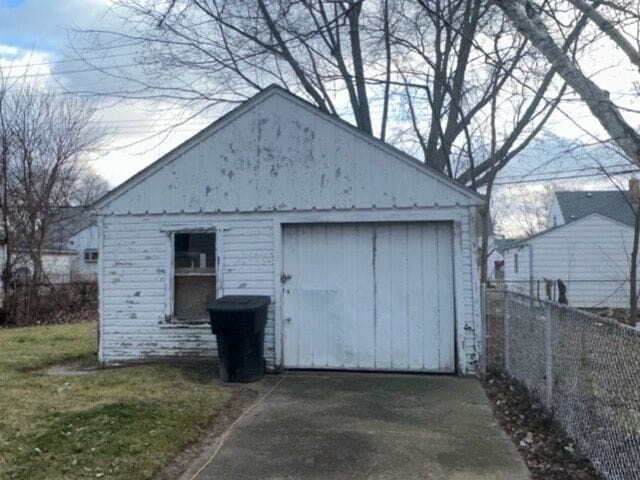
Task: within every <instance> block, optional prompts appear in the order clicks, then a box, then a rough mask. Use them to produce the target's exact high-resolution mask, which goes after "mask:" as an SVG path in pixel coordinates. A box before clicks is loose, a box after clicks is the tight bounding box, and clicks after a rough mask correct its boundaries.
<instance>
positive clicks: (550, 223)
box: [547, 195, 564, 228]
mask: <svg viewBox="0 0 640 480" xmlns="http://www.w3.org/2000/svg"><path fill="white" fill-rule="evenodd" d="M563 224H564V216H563V215H562V210H560V204H559V203H558V197H557V196H556V195H554V196H553V201H552V202H551V208H550V209H549V216H548V217H547V228H552V227H557V226H559V225H563Z"/></svg>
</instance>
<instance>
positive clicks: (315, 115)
mask: <svg viewBox="0 0 640 480" xmlns="http://www.w3.org/2000/svg"><path fill="white" fill-rule="evenodd" d="M318 120H320V121H318ZM281 136H282V137H283V138H280V137H281ZM318 137H320V138H318ZM276 138H278V140H275V139H276ZM367 145H368V147H367ZM382 156H383V157H386V158H385V160H386V159H389V160H390V161H389V162H384V163H381V162H380V161H379V160H380V159H379V158H378V157H382ZM187 157H188V159H187V160H185V162H186V164H185V165H184V166H176V165H174V164H176V163H179V162H177V161H178V160H180V159H186V158H187ZM364 157H368V158H370V159H371V162H372V165H373V166H371V167H368V168H369V169H377V170H380V171H378V172H377V173H368V172H364V171H356V170H358V169H357V168H354V169H352V174H353V175H351V176H350V175H348V174H347V173H346V172H347V171H349V170H350V169H349V165H348V163H349V162H351V163H356V162H362V160H363V158H364ZM391 158H393V160H391ZM323 162H324V163H323ZM332 162H334V163H335V165H331V163H332ZM392 163H395V165H391V164H392ZM249 164H251V165H249ZM303 164H304V165H303ZM268 165H270V168H266V169H265V167H266V166H268ZM402 165H404V167H403V166H402ZM333 167H335V168H333ZM407 167H409V170H410V172H413V173H409V174H408V175H407V174H405V175H404V182H401V181H400V178H399V177H400V176H402V175H401V173H399V170H402V169H403V168H404V169H405V173H406V172H407ZM322 168H324V170H325V171H322V172H320V170H321V169H322ZM296 169H298V170H305V171H308V170H312V169H313V170H316V171H315V172H314V173H315V174H317V175H315V176H316V177H317V178H315V179H314V180H315V181H316V183H319V185H318V187H319V188H324V187H326V185H327V184H330V183H331V182H332V180H334V179H333V178H331V180H330V177H334V176H335V180H336V181H335V182H333V183H334V184H335V183H340V188H342V187H344V188H342V190H341V192H340V195H341V196H344V197H350V198H349V199H347V198H342V199H337V202H334V205H331V206H329V205H322V204H320V205H313V206H311V205H305V204H304V203H305V202H298V203H296V202H293V201H285V199H284V198H282V197H283V196H286V194H287V192H286V190H290V189H296V187H299V188H304V186H305V185H304V181H303V182H300V181H299V180H301V179H300V178H294V179H291V178H290V179H289V182H288V184H287V182H283V181H278V180H277V178H278V177H285V178H286V177H287V176H290V175H291V174H292V173H291V172H292V171H293V170H296ZM343 169H344V171H343ZM169 170H170V171H169ZM245 170H247V171H248V170H253V172H252V174H251V176H252V177H254V178H251V177H250V176H247V175H246V174H245V175H243V173H246V172H245ZM185 171H187V172H188V171H191V174H188V173H185ZM160 172H164V173H162V174H161V173H160ZM416 173H417V175H416ZM238 174H239V175H238ZM297 174H298V175H299V176H300V172H298V173H297ZM329 174H331V175H329ZM363 174H365V176H366V175H372V176H382V177H383V178H384V179H386V185H387V187H386V188H385V189H384V190H385V191H384V192H380V197H379V198H373V197H372V195H373V196H375V194H372V193H371V192H370V193H369V195H365V196H368V197H371V198H370V200H371V201H370V202H369V203H371V204H372V205H373V206H374V207H376V206H377V207H380V208H384V207H385V206H389V207H393V206H403V207H408V206H416V207H418V206H443V205H483V204H484V203H485V197H483V196H482V195H480V194H478V193H476V192H474V191H473V190H470V189H468V188H466V187H464V186H463V185H461V184H459V183H458V182H456V181H454V180H452V179H451V178H449V177H447V176H446V175H444V174H442V173H440V172H438V171H436V170H434V169H432V168H430V167H428V166H427V165H425V164H424V163H423V162H421V161H419V160H417V159H415V158H414V157H411V156H410V155H408V154H406V153H404V152H402V151H400V150H399V149H397V148H395V147H393V146H391V145H389V144H387V143H385V142H382V141H381V140H379V139H377V138H375V137H373V136H371V135H368V134H366V133H364V132H362V131H361V130H359V129H357V128H356V127H354V126H353V125H351V124H349V123H348V122H346V121H344V120H342V119H340V118H338V117H336V116H334V115H331V114H329V113H327V112H324V111H322V110H320V109H319V108H318V107H316V106H314V105H312V104H310V103H308V102H307V101H305V100H303V99H301V98H300V97H297V96H295V95H293V94H292V93H290V92H288V91H286V90H284V89H283V88H281V87H279V86H276V85H272V86H270V87H268V88H266V89H264V90H263V91H261V92H260V93H258V94H257V95H255V96H254V97H252V98H250V99H249V100H247V101H245V102H244V103H243V104H241V105H240V106H238V107H237V108H235V109H234V110H232V111H231V112H229V113H227V114H226V115H223V116H222V117H221V118H219V119H218V120H217V121H215V122H213V123H212V124H211V125H209V126H208V127H206V128H205V129H203V130H202V131H200V132H199V133H197V134H196V135H194V136H193V137H191V138H190V139H188V140H187V141H185V142H184V143H182V144H181V145H179V146H178V147H176V148H174V149H173V150H172V151H170V152H169V153H167V154H165V155H164V156H162V157H161V158H160V159H158V160H157V161H155V162H154V163H152V164H151V165H149V166H148V167H146V168H144V169H143V170H141V171H140V172H138V173H137V174H135V175H134V176H132V177H131V178H129V179H128V180H126V181H125V182H124V183H122V184H121V185H119V186H118V187H116V188H115V189H113V190H112V191H111V192H109V193H108V194H106V195H105V196H104V197H102V198H101V199H99V200H98V201H97V202H96V203H95V204H94V205H93V208H94V209H97V210H101V211H102V212H101V213H109V212H110V213H154V211H155V210H158V212H160V213H164V212H166V213H170V212H181V211H193V212H199V211H200V212H201V211H246V210H251V211H256V210H270V209H272V208H273V209H276V210H288V209H293V210H296V209H301V210H304V209H305V208H307V207H308V208H310V209H311V208H317V209H322V208H353V207H358V206H359V205H358V203H359V202H357V201H356V200H355V199H354V198H353V197H354V195H353V190H358V189H360V190H362V189H363V188H365V186H364V185H356V183H358V182H363V181H364V183H367V181H369V182H371V181H372V180H373V183H374V184H375V183H376V182H375V179H372V178H367V179H366V180H365V178H363ZM158 175H161V176H163V178H162V179H155V178H154V177H157V176H158ZM309 175H310V176H313V174H309ZM234 176H235V178H234ZM269 176H271V177H272V179H274V180H273V181H272V184H271V185H270V186H265V185H264V184H265V179H266V178H267V177H269ZM341 176H342V178H340V177H341ZM416 177H420V178H416ZM426 179H429V180H430V181H431V182H430V183H429V182H427V184H425V181H426ZM302 180H304V179H302ZM308 181H311V180H309V179H308ZM194 182H195V183H196V184H197V185H194ZM212 182H213V185H212ZM241 182H244V184H241ZM248 183H249V184H251V183H253V184H254V185H252V186H249V185H248ZM258 183H260V184H261V185H260V186H262V190H264V191H265V192H266V191H268V195H269V198H267V199H265V198H263V197H264V195H262V196H261V192H260V186H259V185H257V184H258ZM409 183H411V184H415V185H409ZM287 185H288V188H287ZM194 187H195V188H194ZM282 187H284V189H283V188H282ZM334 187H335V188H338V186H337V185H334ZM371 187H378V188H380V185H371V186H370V187H368V188H371ZM428 187H432V188H431V190H432V191H431V192H429V195H425V193H424V192H423V193H420V192H419V190H421V189H422V190H429V188H428ZM251 188H252V189H258V192H257V193H253V194H252V195H253V196H256V195H257V196H258V197H259V198H256V199H255V202H253V203H254V204H253V205H250V204H248V203H246V202H244V203H243V202H242V201H240V202H239V203H238V204H235V205H231V204H229V205H228V206H227V207H224V205H223V204H225V203H226V202H227V200H225V201H220V200H221V198H220V196H222V197H224V199H227V198H229V200H228V201H229V202H231V201H232V199H233V198H234V197H236V196H240V197H244V196H246V195H248V192H247V189H251ZM181 189H188V190H189V194H179V193H178V194H176V192H177V191H178V192H179V191H180V190H181ZM243 189H244V191H240V192H238V191H236V192H235V194H234V193H233V191H234V190H243ZM407 190H411V195H410V196H411V199H408V198H407V199H404V200H405V201H399V200H398V198H397V197H398V196H407V195H406V191H407ZM414 190H415V191H414ZM349 191H351V193H352V194H351V195H349ZM265 192H263V193H265ZM183 193H184V192H183ZM312 193H319V192H310V194H312ZM327 193H328V195H327V196H328V197H333V198H334V200H335V199H336V198H335V197H336V195H337V193H338V192H337V191H336V192H333V193H331V192H330V191H329V192H327ZM340 195H338V196H340ZM172 196H173V197H176V198H173V201H171V198H170V197H172ZM302 196H303V195H302V194H301V193H299V194H298V200H299V199H300V197H302ZM153 197H155V198H153ZM177 197H181V198H182V200H180V199H178V198H177ZM186 197H189V198H186ZM203 197H212V198H211V199H209V200H206V199H204V198H203ZM216 197H217V198H218V201H216V200H214V198H216ZM276 197H280V198H276ZM383 197H387V198H383ZM414 197H415V198H414ZM425 197H431V198H430V200H429V201H426V200H427V199H426V198H425ZM145 198H147V201H145V200H144V199H145ZM271 200H273V202H271ZM347 200H348V201H347ZM387 200H389V201H388V202H387ZM408 200H415V201H413V203H411V204H409V202H408ZM349 202H351V203H349ZM167 203H169V204H167ZM386 203H388V205H387V204H386ZM214 204H215V205H214ZM160 206H163V207H164V208H161V209H160V208H159V207H160ZM146 207H150V208H146ZM154 207H155V208H154ZM212 207H215V208H212ZM231 207H233V208H231ZM363 207H365V205H363Z"/></svg>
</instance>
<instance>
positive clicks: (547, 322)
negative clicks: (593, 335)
mask: <svg viewBox="0 0 640 480" xmlns="http://www.w3.org/2000/svg"><path fill="white" fill-rule="evenodd" d="M551 315H552V307H551V303H549V302H545V304H544V376H545V395H546V396H545V403H546V404H547V405H546V406H547V408H548V409H549V411H552V410H553V344H552V342H553V336H552V331H551V330H552V319H551Z"/></svg>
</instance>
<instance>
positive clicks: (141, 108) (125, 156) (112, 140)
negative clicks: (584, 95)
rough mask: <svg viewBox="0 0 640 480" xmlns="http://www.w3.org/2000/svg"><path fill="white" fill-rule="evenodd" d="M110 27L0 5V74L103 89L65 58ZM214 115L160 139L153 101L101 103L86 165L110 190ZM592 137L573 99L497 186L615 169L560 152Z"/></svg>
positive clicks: (50, 0) (65, 14)
mask: <svg viewBox="0 0 640 480" xmlns="http://www.w3.org/2000/svg"><path fill="white" fill-rule="evenodd" d="M114 22H116V20H115V16H114V15H113V14H112V12H110V10H109V0H0V65H2V66H3V67H5V69H6V67H7V66H9V65H11V66H12V70H11V74H19V73H20V72H21V65H26V64H29V65H30V67H29V74H30V75H31V76H32V78H33V79H34V80H37V81H42V82H43V83H46V82H49V83H53V84H56V83H58V84H61V85H62V86H63V87H64V88H67V89H69V90H72V91H78V90H83V89H88V88H91V87H95V86H96V85H98V84H99V85H101V86H103V87H106V88H109V87H110V86H111V85H110V84H109V83H108V82H110V81H111V82H112V81H113V80H109V79H105V78H104V76H102V75H101V74H98V73H96V72H92V71H87V70H88V69H87V67H86V65H84V64H82V63H80V62H77V61H70V60H69V53H70V43H69V29H74V28H76V29H77V28H98V29H100V28H114V26H116V23H114ZM590 54H591V55H592V57H593V65H592V68H593V71H594V72H596V71H597V72H598V81H599V82H600V84H602V85H607V86H608V88H609V90H610V91H611V92H612V96H613V97H614V98H617V99H619V100H620V101H621V102H622V103H623V104H629V102H630V101H631V97H630V93H631V92H632V91H633V79H634V78H635V77H636V76H637V72H633V70H632V69H625V68H621V67H620V63H621V57H620V56H617V54H616V52H615V51H612V50H611V49H610V48H609V47H605V48H602V47H598V46H594V47H593V49H592V51H591V52H590ZM114 57H115V58H113V60H112V61H113V62H114V64H118V65H125V66H126V65H128V64H129V63H131V60H130V59H128V58H127V52H126V51H124V52H121V53H118V52H116V54H115V55H114ZM123 68H130V67H123ZM131 68H133V67H131ZM105 82H106V83H105ZM221 113H223V112H221V111H218V112H209V113H208V114H207V116H206V117H205V116H201V117H199V118H197V119H195V120H193V121H190V122H188V123H187V124H185V125H183V126H180V127H179V128H177V129H176V131H174V132H173V133H172V134H170V135H169V136H168V137H165V136H164V135H162V136H160V137H158V136H156V137H154V138H151V139H148V137H149V136H150V135H153V133H154V132H159V131H161V130H164V129H165V128H166V127H167V126H168V125H169V124H170V123H171V121H172V119H174V118H175V117H176V116H177V115H180V112H178V111H176V110H175V109H173V108H172V107H170V106H169V105H162V104H158V103H156V104H153V105H151V104H146V105H145V104H140V103H138V104H131V103H130V104H123V103H114V102H106V103H105V106H104V107H103V108H101V109H100V111H99V119H100V120H101V121H103V122H104V123H105V125H106V126H107V128H108V129H109V131H110V132H111V134H110V136H109V140H108V142H107V143H106V144H105V145H104V149H103V151H102V153H101V155H100V157H99V158H97V159H96V160H95V161H94V166H95V168H96V170H97V171H98V172H99V173H100V174H102V175H103V176H104V177H105V178H106V179H107V180H108V181H109V182H110V184H111V185H112V186H115V185H117V184H119V183H121V182H122V181H124V180H126V179H127V178H128V177H130V176H131V175H132V174H134V173H136V172H137V171H139V170H140V169H142V168H144V167H145V166H146V165H148V164H149V163H150V162H152V161H153V160H155V159H157V158H158V157H159V156H161V155H162V154H163V153H165V152H167V151H168V150H170V149H171V148H173V147H175V146H176V145H178V144H179V143H181V142H182V141H184V140H185V139H187V138H189V137H190V136H191V135H193V134H194V133H196V132H197V131H198V130H200V129H201V128H203V127H204V126H206V125H207V124H208V123H209V122H211V121H212V120H214V119H215V117H216V116H217V115H219V114H221ZM634 120H635V119H634ZM600 133H601V129H600V126H599V125H598V123H597V122H596V121H595V120H594V119H593V118H592V117H591V115H590V114H589V112H588V111H587V110H586V109H585V108H584V107H582V106H581V103H580V102H579V101H578V100H577V99H573V100H569V101H568V102H566V103H565V104H563V106H562V109H561V111H559V112H558V113H557V114H556V115H554V118H553V120H552V121H551V122H550V124H549V128H548V133H547V134H546V135H543V136H541V138H540V139H539V140H538V141H537V142H536V143H535V145H533V146H532V148H530V149H529V150H528V151H525V152H524V153H523V154H522V155H521V158H519V159H518V161H517V162H514V163H513V165H511V166H510V167H509V168H507V169H505V170H504V171H503V173H502V174H501V177H500V178H499V179H498V183H499V184H500V183H502V184H503V185H502V187H501V188H503V189H506V188H509V189H510V191H513V192H515V193H513V195H515V196H516V197H517V195H518V192H519V191H520V190H519V189H520V188H521V186H522V185H523V184H521V183H514V182H521V181H522V180H526V179H530V178H547V177H551V176H560V177H565V176H572V175H578V174H580V173H581V172H580V170H581V169H583V168H587V169H588V168H593V167H595V166H597V165H598V162H604V163H610V164H623V163H624V160H623V159H621V158H618V157H616V156H615V155H614V154H613V153H612V152H611V151H609V150H607V149H602V148H599V149H594V150H592V151H590V152H588V153H587V154H585V153H584V152H572V153H570V154H567V153H564V151H565V148H566V145H567V144H568V143H570V142H571V140H572V139H575V138H582V139H585V140H587V139H588V138H589V136H590V135H591V134H596V135H598V134H600ZM565 171H566V173H563V172H565ZM586 173H593V170H586ZM620 180H621V181H624V180H625V179H624V178H621V179H620ZM544 183H548V182H544ZM555 184H556V185H557V186H559V187H562V186H564V187H571V188H580V187H583V188H584V187H594V186H595V187H604V188H612V186H611V185H610V182H608V181H607V180H604V179H602V178H600V179H598V178H593V177H579V178H576V179H571V180H566V181H562V182H555ZM522 188H526V189H527V191H529V192H530V191H532V190H535V189H536V188H539V189H540V188H541V187H540V186H536V185H530V184H524V187H522ZM507 223H508V222H507ZM507 227H508V228H507V230H509V228H511V230H512V231H513V232H517V229H518V226H517V225H515V224H513V222H512V224H511V227H509V226H508V225H507Z"/></svg>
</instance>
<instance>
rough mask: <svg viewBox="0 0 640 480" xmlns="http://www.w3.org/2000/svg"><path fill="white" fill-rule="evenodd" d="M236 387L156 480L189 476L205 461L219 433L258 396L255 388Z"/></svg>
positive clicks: (172, 479)
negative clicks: (197, 436)
mask: <svg viewBox="0 0 640 480" xmlns="http://www.w3.org/2000/svg"><path fill="white" fill-rule="evenodd" d="M225 385H228V384H225ZM231 388H236V387H231ZM237 388H238V390H237V392H235V393H234V395H233V397H232V398H231V400H230V401H229V403H228V404H227V405H226V406H225V408H223V409H222V411H220V413H219V414H218V415H216V416H215V417H213V418H212V419H211V421H210V422H209V425H208V426H207V427H206V428H204V429H202V431H201V436H200V440H199V441H197V442H195V443H194V444H193V445H192V446H190V447H188V448H187V449H186V450H184V451H183V452H182V453H181V454H180V455H179V456H178V457H177V458H176V459H174V460H173V462H171V464H169V465H168V466H167V467H165V468H164V469H163V470H162V471H161V472H160V473H159V474H158V475H157V476H156V480H176V479H178V478H191V476H192V475H193V474H195V472H196V471H197V470H198V469H199V468H200V466H201V465H204V464H205V463H206V461H207V460H208V457H209V454H210V452H212V451H213V450H214V449H215V447H216V445H217V443H218V441H219V440H220V437H221V435H222V434H223V433H224V432H225V431H226V430H227V428H229V426H230V425H231V424H232V423H233V422H234V421H235V420H236V418H238V417H239V416H240V415H242V412H243V411H244V410H245V409H246V408H247V407H248V406H249V405H250V404H251V403H253V402H254V401H255V400H256V398H257V397H258V392H257V391H256V390H252V389H250V388H246V387H240V386H238V387H237ZM192 470H193V471H192Z"/></svg>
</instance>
